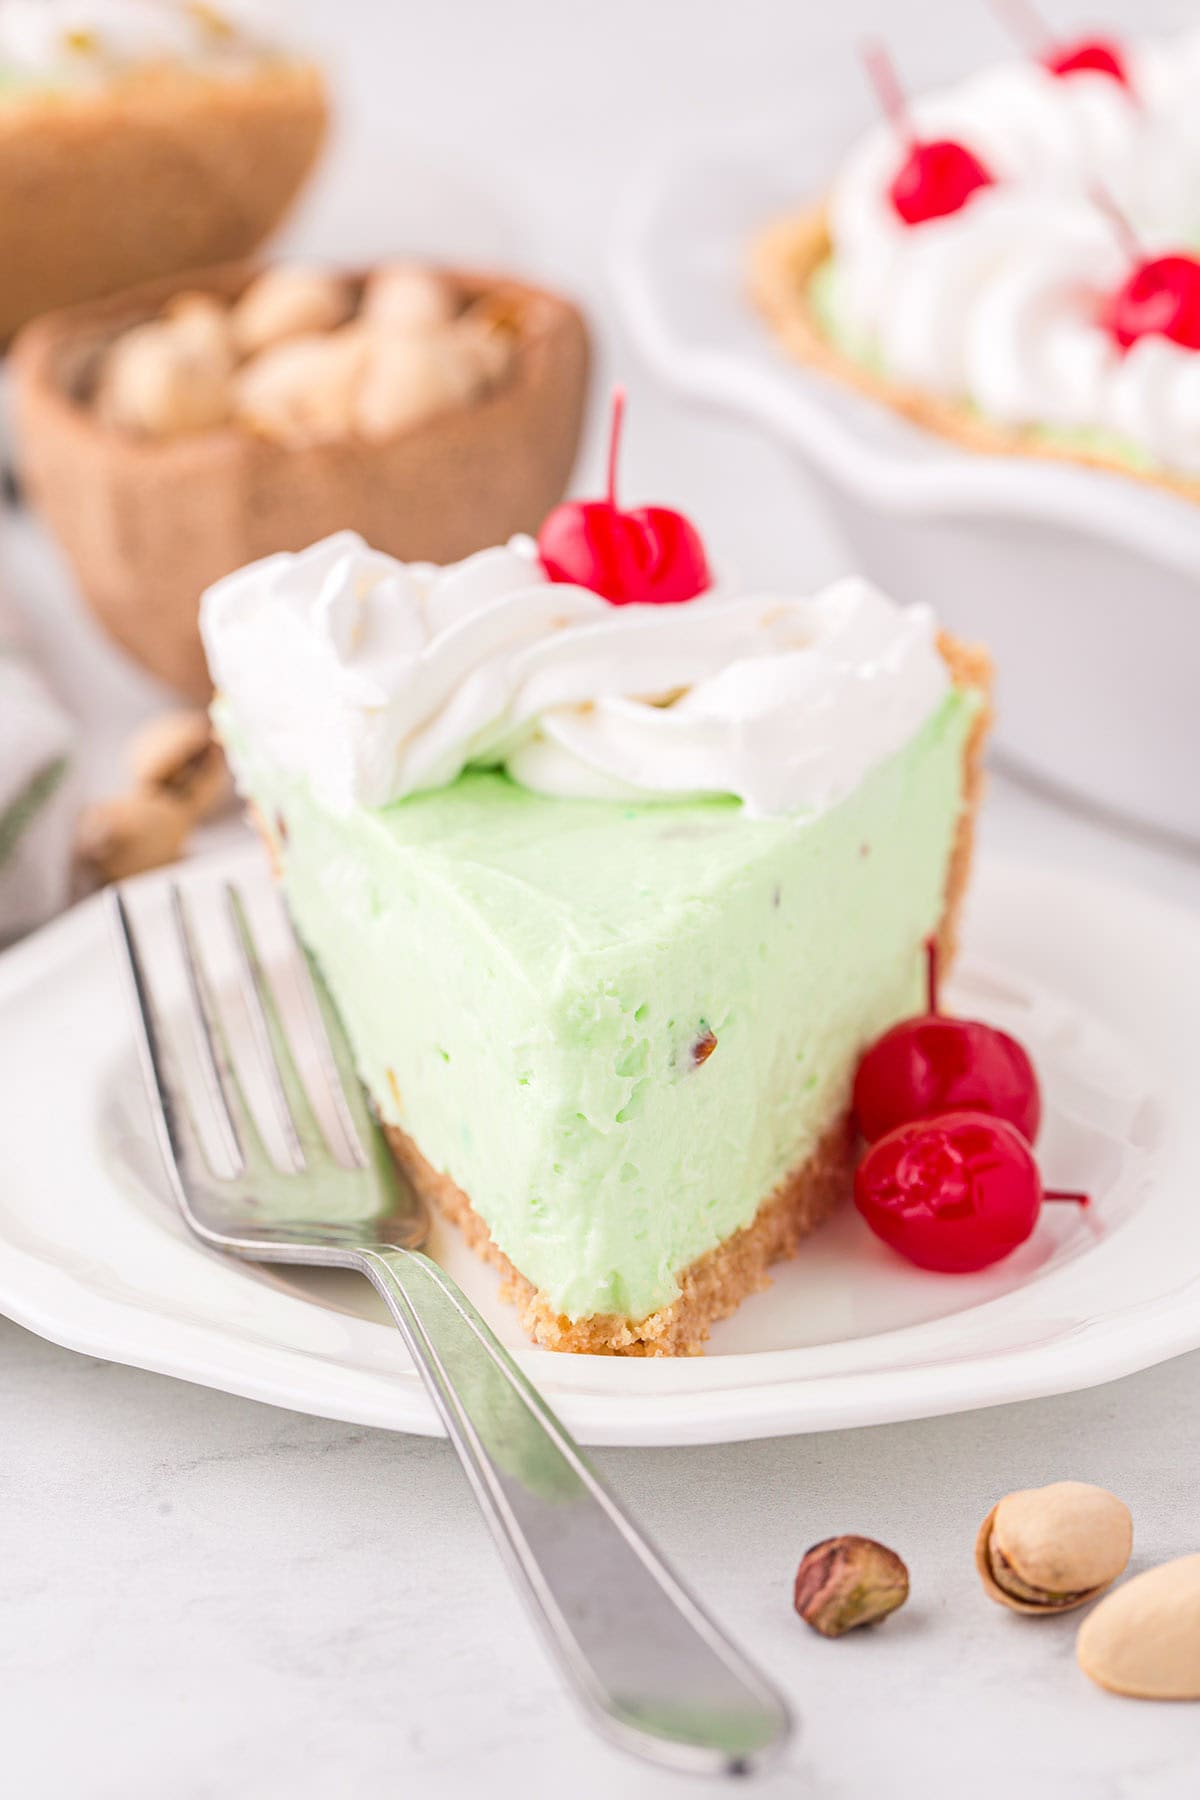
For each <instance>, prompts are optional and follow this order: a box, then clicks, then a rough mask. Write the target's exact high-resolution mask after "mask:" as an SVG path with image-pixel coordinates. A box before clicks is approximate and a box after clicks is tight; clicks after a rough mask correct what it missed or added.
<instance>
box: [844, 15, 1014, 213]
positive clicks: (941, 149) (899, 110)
mask: <svg viewBox="0 0 1200 1800" xmlns="http://www.w3.org/2000/svg"><path fill="white" fill-rule="evenodd" d="M863 62H864V63H865V64H866V69H867V73H868V75H869V76H870V78H871V82H872V84H873V86H874V88H875V91H876V93H877V94H878V96H879V103H880V105H881V106H882V108H883V110H884V112H885V113H886V114H887V116H888V118H889V119H890V120H891V122H892V125H893V127H894V128H895V132H896V136H897V137H898V138H899V140H900V142H901V143H902V144H903V145H904V146H905V148H906V151H907V154H906V156H905V158H904V161H903V162H902V163H901V165H900V167H899V169H898V170H897V172H896V175H895V177H894V178H893V181H892V184H891V187H890V188H889V189H888V196H889V198H890V200H891V202H892V205H893V206H894V207H895V209H896V211H897V213H898V214H899V215H900V217H901V218H902V219H903V220H904V223H905V224H906V225H924V224H925V223H926V222H927V221H928V220H930V219H944V218H946V217H947V216H948V215H949V214H951V213H956V212H959V211H961V209H962V208H963V207H964V206H965V205H966V203H967V201H968V200H969V199H970V198H971V195H972V194H974V193H975V192H976V191H977V190H978V189H979V188H982V187H991V186H992V185H993V184H994V182H995V177H994V176H993V175H992V174H991V172H990V171H989V170H988V169H986V168H985V167H984V165H983V164H982V163H981V162H980V160H979V158H978V157H977V156H976V155H975V154H974V152H973V151H971V150H968V149H967V147H966V145H965V144H960V143H957V142H956V141H955V140H954V139H953V138H930V139H929V140H928V142H926V141H924V140H923V139H921V138H919V137H918V136H917V134H916V132H915V131H914V130H913V127H912V121H911V120H910V118H909V116H908V107H907V105H906V103H905V99H904V92H903V90H902V88H901V86H900V83H899V81H898V79H897V77H896V71H895V69H894V68H893V66H892V59H891V57H890V56H889V55H888V53H887V51H886V50H885V49H884V47H883V45H882V44H868V45H866V46H865V47H864V49H863Z"/></svg>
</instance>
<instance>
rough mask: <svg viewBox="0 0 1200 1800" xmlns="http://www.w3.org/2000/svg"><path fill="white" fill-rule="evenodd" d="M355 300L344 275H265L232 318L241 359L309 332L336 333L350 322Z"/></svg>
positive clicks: (281, 271)
mask: <svg viewBox="0 0 1200 1800" xmlns="http://www.w3.org/2000/svg"><path fill="white" fill-rule="evenodd" d="M353 305H354V298H353V295H352V293H351V291H350V286H349V283H348V282H347V281H345V280H344V279H343V278H342V276H340V275H331V274H330V273H329V272H328V270H326V269H301V268H294V267H292V268H289V267H283V268H277V269H264V270H263V273H262V274H261V275H259V276H258V277H257V278H256V279H255V280H254V281H252V282H251V283H250V286H249V287H248V288H247V289H246V291H245V292H244V293H243V295H242V297H241V299H240V300H239V301H238V302H237V305H236V306H235V307H234V308H233V311H232V312H231V314H230V319H229V322H230V327H231V329H232V332H233V340H234V343H235V344H236V345H237V348H238V350H239V351H240V352H241V354H242V355H243V356H253V355H255V354H256V352H257V351H259V350H265V349H267V347H268V346H269V345H271V344H281V343H283V342H284V340H285V339H287V338H294V337H300V336H301V335H307V334H309V333H311V332H318V331H332V330H333V329H334V327H335V326H337V325H341V324H343V323H344V321H345V320H346V319H348V318H349V317H350V313H351V310H352V308H353Z"/></svg>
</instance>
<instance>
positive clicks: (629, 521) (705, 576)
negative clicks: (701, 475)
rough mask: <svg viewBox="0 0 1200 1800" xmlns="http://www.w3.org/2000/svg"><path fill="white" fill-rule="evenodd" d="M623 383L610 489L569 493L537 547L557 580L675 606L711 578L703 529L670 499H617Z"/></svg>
mask: <svg viewBox="0 0 1200 1800" xmlns="http://www.w3.org/2000/svg"><path fill="white" fill-rule="evenodd" d="M624 413H625V390H624V388H622V387H616V388H614V389H613V403H612V432H611V435H610V437H609V446H608V495H607V498H605V499H603V500H567V501H564V502H563V504H562V505H561V506H556V507H555V508H554V510H553V512H551V513H548V514H547V516H546V520H545V522H544V524H543V525H542V529H541V530H540V531H539V532H538V539H537V544H538V554H539V556H540V557H541V560H542V567H543V568H544V569H545V571H546V573H547V575H548V576H549V577H550V579H551V581H569V582H571V583H573V584H574V585H575V586H576V587H585V588H591V589H593V591H594V592H595V593H597V594H602V595H603V596H604V598H605V599H606V600H611V601H612V603H613V605H614V606H627V605H629V604H630V603H631V602H635V601H636V602H640V603H641V604H643V605H645V604H649V605H656V606H672V605H675V604H677V603H678V602H679V601H682V600H694V599H695V598H696V596H697V594H702V593H704V591H705V590H706V589H707V588H709V587H711V586H712V576H711V574H710V573H709V568H708V558H707V557H706V556H705V554H704V545H703V544H702V543H701V541H700V534H699V532H698V531H697V530H696V528H695V526H694V525H693V524H692V523H691V522H690V520H688V519H685V518H684V516H683V514H682V513H680V512H674V511H673V510H672V509H671V508H670V507H668V506H639V507H635V508H634V509H633V510H632V511H629V512H622V511H621V509H620V508H619V507H618V505H617V453H618V449H619V446H620V441H621V421H622V419H623V417H624Z"/></svg>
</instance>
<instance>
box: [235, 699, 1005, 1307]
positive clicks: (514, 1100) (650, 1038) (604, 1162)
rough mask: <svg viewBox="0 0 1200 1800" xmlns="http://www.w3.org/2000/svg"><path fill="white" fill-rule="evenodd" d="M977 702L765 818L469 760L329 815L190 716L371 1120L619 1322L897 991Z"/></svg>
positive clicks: (563, 1295)
mask: <svg viewBox="0 0 1200 1800" xmlns="http://www.w3.org/2000/svg"><path fill="white" fill-rule="evenodd" d="M974 705H975V700H974V697H973V696H971V695H970V694H965V693H961V692H957V691H955V692H952V693H951V694H950V695H949V696H948V697H947V698H946V700H945V701H944V702H943V704H942V705H941V706H940V707H939V708H938V709H937V710H936V711H935V713H934V714H933V716H931V717H930V718H929V719H928V720H927V722H926V724H925V725H924V726H923V727H922V729H921V730H920V731H919V732H918V733H917V735H916V736H915V737H914V738H912V739H911V740H910V741H909V743H908V744H907V745H906V746H905V748H904V749H902V750H901V751H900V752H899V753H898V754H896V755H894V756H892V757H891V758H890V759H888V760H887V761H885V762H883V763H881V764H879V765H878V766H877V767H876V768H875V769H874V770H873V771H872V772H871V773H870V774H869V775H868V777H867V778H866V779H865V780H864V781H863V782H862V783H861V784H860V785H859V787H858V788H857V789H856V790H855V791H854V792H853V793H852V794H851V795H850V796H849V797H848V798H847V799H845V800H843V801H842V802H841V803H840V804H838V805H836V806H834V807H832V808H831V809H830V810H828V811H826V812H824V813H822V814H820V815H819V816H815V817H811V818H786V819H774V820H766V821H760V820H748V819H746V818H745V817H744V815H743V813H742V809H741V807H740V806H739V805H738V804H737V803H736V802H734V801H720V800H715V801H703V802H689V803H683V804H678V803H669V804H654V803H647V804H642V805H634V806H624V805H620V804H616V803H610V802H604V801H593V800H563V799H551V798H546V797H544V796H541V795H539V794H536V793H532V792H529V791H528V790H526V789H524V788H521V787H518V786H517V785H516V784H515V783H513V782H512V781H511V780H509V779H508V778H507V777H506V776H505V775H503V774H500V773H495V772H490V771H489V772H472V773H468V774H465V775H463V776H462V777H460V779H459V780H458V781H456V782H455V783H454V784H453V786H451V787H448V788H445V789H443V790H440V791H438V792H434V793H427V794H419V795H415V796H413V797H411V798H409V799H405V800H402V801H399V802H397V803H395V804H393V805H391V806H388V807H385V808H382V809H378V810H368V809H365V808H359V809H357V810H355V811H353V812H352V813H350V814H349V815H347V816H338V815H335V814H333V813H331V812H329V811H327V810H326V809H324V808H323V807H322V806H320V805H319V804H318V803H317V802H316V801H315V800H314V798H313V797H312V795H311V792H310V791H309V789H308V788H307V786H306V785H305V784H301V783H298V782H297V781H296V780H295V779H293V778H289V777H287V776H285V775H283V774H282V773H280V772H279V771H278V770H277V769H275V768H273V767H270V766H267V765H265V764H262V763H260V762H258V761H256V760H255V758H254V755H253V752H252V750H250V749H249V748H248V747H247V746H245V745H244V744H242V743H240V742H239V737H238V732H237V728H236V722H235V721H232V720H230V719H229V718H228V716H227V714H226V713H225V709H223V708H222V707H221V706H218V708H217V718H218V723H219V725H220V727H221V729H222V732H223V735H224V736H225V739H226V741H227V743H228V744H229V745H230V748H231V750H232V753H233V756H234V759H235V761H236V763H237V765H238V769H239V775H240V779H241V782H242V785H243V787H244V789H245V790H246V792H247V793H248V795H249V796H250V797H251V798H252V799H253V800H254V801H255V802H256V803H257V806H258V808H259V810H260V812H261V814H262V816H263V818H264V819H265V820H266V821H267V825H268V829H269V830H271V831H272V833H273V835H274V837H275V839H276V843H277V848H278V849H279V852H280V856H281V861H282V865H283V885H284V889H285V892H286V896H287V900H288V903H289V906H290V908H291V911H292V914H293V917H294V918H295V921H296V923H297V926H298V928H299V930H300V932H301V933H302V935H303V937H304V938H305V939H306V941H307V942H308V944H309V946H310V948H311V949H312V951H313V952H314V954H315V955H316V957H317V958H318V960H319V962H320V965H321V967H322V969H323V971H324V974H325V978H326V980H327V982H328V984H329V987H330V989H331V991H332V993H333V995H334V998H335V1000H336V1001H337V1003H338V1005H339V1007H340V1009H341V1012H342V1016H343V1018H344V1021H345V1024H346V1028H347V1030H348V1032H349V1035H350V1038H351V1041H352V1043H353V1045H354V1049H355V1053H356V1056H357V1060H358V1064H359V1068H360V1071H361V1074H362V1077H363V1080H364V1082H365V1084H366V1086H367V1087H368V1089H369V1090H370V1092H371V1093H372V1095H373V1096H374V1098H375V1101H376V1103H377V1105H378V1108H379V1110H380V1113H381V1114H382V1116H383V1118H384V1119H385V1120H387V1121H389V1122H391V1123H394V1124H396V1125H399V1126H400V1127H402V1128H403V1130H404V1131H406V1132H407V1133H409V1134H410V1136H411V1137H412V1138H413V1139H414V1140H415V1142H416V1144H417V1145H418V1147H419V1149H420V1150H421V1151H422V1153H423V1154H424V1155H425V1157H426V1158H427V1159H428V1160H429V1161H430V1162H431V1163H432V1164H433V1166H434V1167H435V1168H436V1169H439V1170H442V1171H445V1172H446V1173H448V1174H449V1175H450V1176H451V1177H452V1178H453V1180H454V1181H455V1182H456V1183H457V1184H458V1185H459V1186H460V1187H461V1188H462V1189H463V1190H464V1191H465V1193H466V1194H467V1195H468V1196H469V1198H470V1199H471V1201H472V1203H473V1205H474V1207H475V1209H476V1211H477V1212H478V1213H479V1214H480V1215H481V1216H482V1217H483V1219H484V1220H485V1221H486V1223H487V1225H488V1228H489V1230H490V1231H491V1234H492V1236H493V1238H494V1240H495V1242H496V1243H497V1244H498V1245H499V1247H500V1248H501V1249H502V1250H503V1251H504V1252H505V1253H506V1255H507V1256H508V1257H509V1258H510V1259H511V1261H512V1262H513V1263H514V1264H515V1266H516V1267H517V1268H518V1269H519V1270H520V1271H521V1272H522V1273H523V1274H524V1275H525V1276H526V1277H527V1278H528V1279H529V1280H530V1281H531V1282H532V1283H533V1284H534V1285H535V1287H537V1288H539V1289H541V1290H542V1291H543V1292H544V1294H545V1295H546V1296H547V1297H548V1298H549V1300H550V1303H551V1304H552V1305H553V1306H554V1307H555V1309H556V1310H558V1311H559V1312H561V1313H564V1314H566V1315H567V1316H568V1317H570V1318H572V1319H579V1318H584V1317H588V1316H591V1315H593V1314H596V1313H618V1314H622V1315H624V1316H626V1317H629V1318H632V1319H641V1318H643V1317H645V1316H646V1315H647V1314H649V1313H651V1312H653V1311H655V1310H657V1309H658V1308H659V1307H661V1306H663V1305H665V1304H667V1303H669V1302H670V1301H671V1300H673V1299H674V1298H675V1297H676V1296H677V1294H678V1291H679V1288H678V1280H677V1277H678V1275H679V1274H680V1272H681V1271H682V1270H685V1269H686V1268H687V1267H688V1266H689V1264H691V1263H692V1262H694V1261H695V1260H696V1259H697V1258H698V1257H700V1256H702V1255H703V1254H704V1253H705V1252H706V1251H708V1250H711V1249H712V1248H714V1246H716V1245H717V1244H719V1243H721V1242H722V1241H723V1240H724V1239H725V1238H727V1237H729V1236H730V1235H731V1234H732V1233H733V1232H735V1231H737V1230H738V1229H739V1227H741V1226H743V1225H746V1224H748V1223H749V1221H750V1220H751V1219H752V1218H753V1217H754V1214H755V1212H756V1211H757V1209H758V1207H759V1205H760V1204H761V1203H762V1201H763V1200H764V1199H765V1198H766V1196H767V1195H768V1194H769V1193H770V1192H771V1190H772V1189H773V1188H774V1187H775V1186H776V1184H777V1183H778V1182H779V1181H780V1180H781V1179H782V1178H783V1177H784V1176H785V1175H787V1174H788V1173H789V1171H791V1170H793V1169H795V1168H796V1167H797V1166H798V1165H800V1164H802V1163H803V1162H804V1161H805V1160H806V1158H807V1157H808V1156H809V1154H810V1153H811V1152H812V1150H813V1149H814V1147H815V1146H816V1144H817V1143H818V1142H819V1140H820V1138H821V1137H822V1135H823V1134H824V1133H825V1132H826V1131H827V1130H828V1129H829V1128H830V1127H831V1126H832V1125H833V1124H834V1122H835V1121H837V1120H838V1119H839V1118H840V1117H841V1116H842V1114H843V1112H844V1109H845V1107H846V1105H847V1102H848V1098H849V1092H850V1085H851V1081H852V1075H853V1069H854V1066H855V1063H856V1060H857V1058H858V1056H859V1054H860V1052H861V1050H862V1048H863V1046H864V1045H865V1044H866V1043H868V1042H869V1041H870V1040H871V1039H872V1038H874V1037H875V1036H877V1035H878V1034H879V1033H880V1032H881V1031H883V1030H884V1029H885V1028H886V1027H887V1026H888V1025H890V1024H891V1023H893V1022H894V1021H895V1020H896V1019H897V1018H899V1017H901V1016H903V1015H904V1014H905V1013H906V1012H909V1011H911V1010H912V1009H913V1007H914V1005H915V1004H916V1002H917V1000H918V999H919V994H920V982H921V974H920V970H921V945H922V942H923V940H924V938H925V937H926V936H927V934H928V933H929V932H930V931H931V930H932V929H933V927H934V926H935V924H936V923H937V921H938V918H939V917H940V914H941V911H942V906H943V897H944V892H945V885H946V873H947V865H948V859H949V856H950V850H951V843H952V839H953V834H954V828H955V823H956V820H957V817H958V813H959V810H960V806H961V798H962V759H963V746H964V740H965V736H966V733H967V730H968V727H969V723H970V719H971V715H972V712H973V709H974ZM223 715H224V716H223Z"/></svg>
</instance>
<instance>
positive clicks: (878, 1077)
mask: <svg viewBox="0 0 1200 1800" xmlns="http://www.w3.org/2000/svg"><path fill="white" fill-rule="evenodd" d="M926 955H927V958H928V971H929V973H928V993H927V996H926V1005H927V1007H928V1011H927V1012H925V1013H923V1014H922V1015H920V1016H919V1017H917V1018H915V1019H904V1020H902V1021H901V1023H900V1024H899V1025H893V1026H892V1029H891V1030H890V1031H888V1032H885V1033H884V1035H883V1036H882V1037H881V1038H880V1039H879V1040H878V1042H877V1043H875V1044H873V1045H872V1046H871V1048H870V1049H869V1050H868V1051H867V1053H866V1055H865V1056H864V1057H863V1059H862V1061H861V1062H860V1063H859V1065H858V1073H857V1075H856V1076H855V1079H854V1114H855V1118H856V1119H857V1121H858V1128H859V1130H860V1131H861V1132H862V1135H863V1136H864V1137H865V1138H866V1139H867V1140H868V1142H874V1140H875V1139H877V1138H881V1137H883V1136H884V1134H885V1133H886V1132H889V1131H892V1130H893V1129H894V1128H895V1127H896V1126H898V1125H905V1124H908V1123H911V1122H912V1121H914V1120H919V1119H933V1118H937V1117H938V1116H939V1115H941V1114H942V1113H951V1112H962V1111H965V1110H970V1111H973V1112H981V1113H989V1114H992V1115H993V1116H994V1117H996V1118H998V1119H1004V1120H1005V1121H1007V1123H1008V1124H1010V1125H1012V1126H1015V1128H1016V1129H1017V1130H1018V1131H1019V1132H1020V1133H1021V1135H1022V1136H1023V1137H1024V1138H1025V1139H1026V1141H1027V1142H1028V1143H1030V1144H1032V1142H1033V1140H1034V1139H1035V1138H1036V1136H1037V1130H1038V1126H1039V1124H1040V1123H1041V1115H1042V1101H1041V1094H1040V1091H1039V1089H1038V1079H1037V1076H1036V1075H1035V1074H1034V1069H1033V1064H1032V1063H1031V1062H1030V1060H1029V1058H1028V1056H1027V1055H1026V1054H1025V1051H1024V1050H1023V1049H1022V1048H1021V1046H1020V1044H1018V1042H1017V1040H1016V1039H1015V1038H1013V1037H1010V1036H1009V1035H1008V1033H1007V1032H1006V1031H1001V1030H1000V1029H999V1028H998V1027H997V1026H995V1025H985V1024H983V1023H982V1021H981V1020H979V1019H954V1018H948V1017H947V1016H946V1014H945V1013H942V1012H939V1011H938V955H937V945H936V944H935V943H934V941H933V940H932V939H930V941H929V943H928V944H927V945H926Z"/></svg>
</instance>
